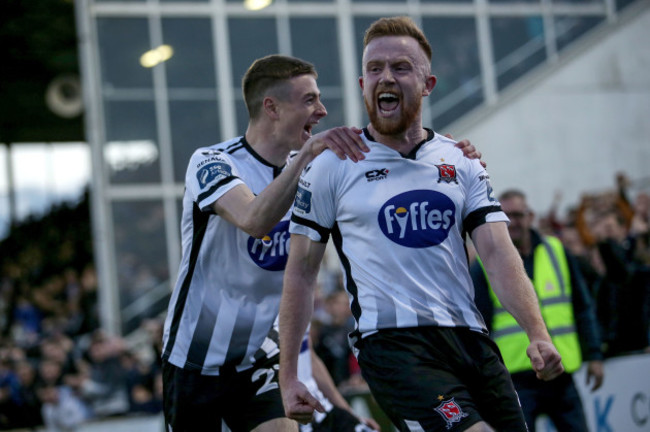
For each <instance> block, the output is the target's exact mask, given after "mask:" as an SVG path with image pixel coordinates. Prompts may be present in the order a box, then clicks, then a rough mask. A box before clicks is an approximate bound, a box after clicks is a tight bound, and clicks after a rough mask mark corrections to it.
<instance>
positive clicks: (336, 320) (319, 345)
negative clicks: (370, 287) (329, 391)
mask: <svg viewBox="0 0 650 432" xmlns="http://www.w3.org/2000/svg"><path fill="white" fill-rule="evenodd" d="M324 310H325V312H326V313H327V315H326V316H327V321H326V322H322V323H320V325H319V326H318V335H317V342H316V343H315V345H314V351H316V354H318V356H319V357H320V358H321V360H322V361H323V363H324V364H325V367H326V368H327V370H328V371H329V372H330V375H331V376H332V379H333V380H334V384H336V385H337V386H339V385H341V383H342V382H344V381H346V380H347V379H349V378H350V356H351V355H352V351H351V349H350V346H349V344H348V333H350V332H351V331H352V330H353V329H354V318H353V317H352V313H351V312H350V306H349V301H348V295H347V293H346V292H345V291H343V290H341V289H337V290H334V291H333V292H331V293H330V294H329V295H327V296H326V297H325V302H324Z"/></svg>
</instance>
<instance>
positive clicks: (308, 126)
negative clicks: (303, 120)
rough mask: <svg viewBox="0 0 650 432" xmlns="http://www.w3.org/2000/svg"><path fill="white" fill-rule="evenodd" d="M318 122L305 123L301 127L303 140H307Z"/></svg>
mask: <svg viewBox="0 0 650 432" xmlns="http://www.w3.org/2000/svg"><path fill="white" fill-rule="evenodd" d="M316 124H318V123H307V124H306V125H305V126H304V127H303V128H302V129H303V138H304V141H307V140H308V139H309V138H311V133H312V132H311V131H312V128H313V127H314V125H316Z"/></svg>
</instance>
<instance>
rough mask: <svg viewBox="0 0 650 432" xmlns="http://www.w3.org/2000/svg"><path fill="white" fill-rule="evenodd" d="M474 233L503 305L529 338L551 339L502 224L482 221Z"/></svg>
mask: <svg viewBox="0 0 650 432" xmlns="http://www.w3.org/2000/svg"><path fill="white" fill-rule="evenodd" d="M473 235H475V236H477V237H476V239H475V241H474V243H475V244H476V247H477V251H478V253H479V256H480V257H481V260H482V261H483V265H484V267H485V270H486V272H487V276H488V279H489V281H490V285H491V286H492V289H493V290H494V293H495V294H496V295H497V297H498V298H499V301H500V302H501V304H502V305H503V307H504V308H505V309H506V310H507V311H508V312H510V314H511V315H512V316H513V317H514V318H515V320H516V321H517V323H518V324H519V325H520V326H521V328H522V329H523V330H524V331H525V332H526V334H527V335H528V338H529V339H530V340H531V341H533V340H543V341H548V342H550V340H551V338H550V336H549V334H548V331H547V329H546V325H545V324H544V320H543V319H542V315H541V312H540V309H539V304H538V301H537V296H536V294H535V290H534V288H533V286H532V283H531V282H530V279H529V278H528V275H527V274H526V271H525V270H524V266H523V262H522V260H521V257H520V256H519V253H518V252H517V250H516V249H515V247H514V246H513V244H512V242H511V240H510V236H509V234H508V231H507V228H506V227H505V224H503V225H502V226H497V225H496V224H484V225H482V226H481V227H478V228H477V229H476V230H475V233H473Z"/></svg>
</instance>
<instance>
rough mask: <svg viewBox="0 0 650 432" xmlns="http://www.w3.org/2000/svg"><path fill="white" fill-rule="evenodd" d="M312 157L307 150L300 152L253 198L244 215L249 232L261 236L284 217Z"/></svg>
mask: <svg viewBox="0 0 650 432" xmlns="http://www.w3.org/2000/svg"><path fill="white" fill-rule="evenodd" d="M312 159H313V157H311V156H310V154H309V153H308V152H306V151H305V152H300V153H298V155H296V157H294V159H293V160H292V162H291V163H290V164H289V165H288V166H287V167H286V168H285V169H284V171H283V172H282V173H281V174H280V175H279V176H278V177H276V178H275V180H273V182H271V183H270V184H269V185H268V186H267V187H266V188H265V189H264V190H263V191H262V192H261V193H260V194H259V195H257V196H255V197H254V198H253V200H252V201H251V202H250V205H249V206H248V208H247V210H246V215H245V217H244V220H247V221H250V223H249V225H250V228H249V229H247V230H246V231H247V232H249V233H250V234H251V235H253V236H255V237H258V238H261V237H263V236H264V235H266V234H267V233H268V232H269V231H270V230H271V229H273V227H274V226H275V225H276V224H277V223H278V222H279V221H280V220H281V219H282V217H283V216H284V215H285V214H286V213H287V211H289V209H290V208H291V205H292V204H293V201H294V199H295V196H296V190H297V188H298V180H299V179H300V174H301V173H302V170H303V169H304V167H305V166H307V164H308V163H309V162H310V161H311V160H312Z"/></svg>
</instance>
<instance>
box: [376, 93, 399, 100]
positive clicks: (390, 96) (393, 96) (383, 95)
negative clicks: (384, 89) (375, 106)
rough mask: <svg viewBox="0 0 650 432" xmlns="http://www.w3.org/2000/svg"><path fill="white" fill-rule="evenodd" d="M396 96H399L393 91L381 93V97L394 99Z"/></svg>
mask: <svg viewBox="0 0 650 432" xmlns="http://www.w3.org/2000/svg"><path fill="white" fill-rule="evenodd" d="M394 98H397V96H395V95H394V94H392V93H380V94H379V99H394Z"/></svg>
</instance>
